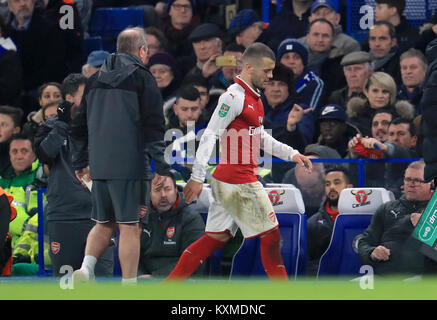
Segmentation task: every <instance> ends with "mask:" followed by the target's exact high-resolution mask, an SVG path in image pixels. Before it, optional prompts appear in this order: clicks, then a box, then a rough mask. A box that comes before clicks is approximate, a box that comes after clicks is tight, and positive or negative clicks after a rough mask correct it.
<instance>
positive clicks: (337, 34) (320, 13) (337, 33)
mask: <svg viewBox="0 0 437 320" xmlns="http://www.w3.org/2000/svg"><path fill="white" fill-rule="evenodd" d="M338 2H339V1H338V0H316V1H314V3H313V4H312V6H311V15H310V16H309V18H308V21H309V22H310V23H311V22H312V21H313V20H316V19H326V20H328V21H329V22H331V23H332V25H333V26H334V43H333V46H334V47H335V48H338V49H340V50H341V51H342V52H343V53H344V54H348V53H351V52H354V51H359V50H360V49H361V46H360V43H359V42H358V41H357V40H355V39H354V38H352V37H351V36H349V35H347V34H345V33H343V30H342V27H341V24H340V19H341V16H340V8H339V3H338ZM299 41H301V42H302V43H303V44H304V45H306V39H305V37H302V38H300V39H299Z"/></svg>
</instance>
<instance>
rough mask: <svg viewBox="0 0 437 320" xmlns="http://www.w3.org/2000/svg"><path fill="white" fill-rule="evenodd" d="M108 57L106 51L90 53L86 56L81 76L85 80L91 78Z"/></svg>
mask: <svg viewBox="0 0 437 320" xmlns="http://www.w3.org/2000/svg"><path fill="white" fill-rule="evenodd" d="M108 56H109V52H108V51H104V50H95V51H91V53H90V54H89V55H88V59H87V61H86V64H84V65H83V66H82V74H83V75H84V76H85V77H87V78H89V77H91V76H92V75H93V74H94V73H96V72H97V71H99V70H100V67H101V66H102V64H103V62H105V60H106V58H107V57H108Z"/></svg>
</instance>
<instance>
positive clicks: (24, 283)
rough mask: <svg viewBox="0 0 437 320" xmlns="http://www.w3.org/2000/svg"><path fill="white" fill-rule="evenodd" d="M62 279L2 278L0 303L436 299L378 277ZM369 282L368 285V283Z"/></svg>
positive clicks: (417, 285)
mask: <svg viewBox="0 0 437 320" xmlns="http://www.w3.org/2000/svg"><path fill="white" fill-rule="evenodd" d="M59 280H60V279H59V278H45V279H44V278H43V280H41V278H35V277H33V278H17V279H13V278H0V300H26V299H32V300H33V299H38V300H46V299H47V300H48V299H50V300H53V299H54V300H79V299H80V300H89V299H90V300H96V299H97V300H114V299H115V300H327V299H328V300H380V299H383V300H436V299H437V278H435V277H434V278H425V277H424V278H422V279H421V280H418V281H412V282H406V281H403V279H400V278H383V279H381V278H375V279H374V281H373V289H371V288H367V289H362V288H361V286H360V281H359V280H355V281H351V279H346V278H335V279H334V278H331V279H327V278H324V279H323V280H314V279H299V280H291V281H290V282H287V283H273V282H270V281H268V280H238V281H235V280H234V281H229V280H188V281H186V282H184V283H163V282H162V281H161V280H157V279H155V280H140V281H139V282H138V284H137V286H127V287H126V286H122V285H121V283H120V279H112V280H102V279H98V280H97V281H96V282H95V283H91V284H82V285H76V286H75V287H74V289H61V287H60V281H59ZM369 284H370V283H367V285H369Z"/></svg>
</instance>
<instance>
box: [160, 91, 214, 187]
mask: <svg viewBox="0 0 437 320" xmlns="http://www.w3.org/2000/svg"><path fill="white" fill-rule="evenodd" d="M172 110H173V112H169V118H168V123H167V125H166V131H167V132H168V133H170V135H168V133H167V136H166V137H167V138H171V139H172V140H170V141H167V142H168V143H167V144H168V148H167V150H166V153H167V157H168V156H169V155H168V152H171V154H172V157H175V158H182V159H183V158H189V159H193V160H194V158H195V151H196V150H197V145H198V143H199V141H200V136H198V134H199V131H200V130H202V129H204V128H206V126H207V124H208V121H209V113H208V112H207V111H206V110H202V109H201V108H200V95H199V91H197V89H196V88H194V87H192V86H185V87H182V88H181V89H180V90H179V91H178V95H177V98H176V101H175V104H174V105H173V108H172ZM217 155H218V153H217ZM178 160H179V161H176V162H175V161H172V168H173V169H174V170H176V171H177V172H179V174H180V175H182V177H183V179H184V180H185V181H188V179H189V177H190V175H191V165H192V161H187V162H186V161H183V163H181V160H180V159H178Z"/></svg>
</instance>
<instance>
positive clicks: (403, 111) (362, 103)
mask: <svg viewBox="0 0 437 320" xmlns="http://www.w3.org/2000/svg"><path fill="white" fill-rule="evenodd" d="M366 108H370V106H369V105H368V101H367V99H363V98H360V97H353V98H351V99H350V100H349V102H348V103H347V105H346V114H347V115H348V117H349V118H356V117H358V116H359V115H360V114H362V113H363V112H364V111H365V110H366ZM394 109H395V111H396V113H397V114H398V115H399V116H400V117H402V118H407V119H411V120H412V119H413V118H414V112H415V110H414V106H413V105H412V104H411V103H410V102H408V101H406V100H398V101H397V102H396V103H395V104H394Z"/></svg>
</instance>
